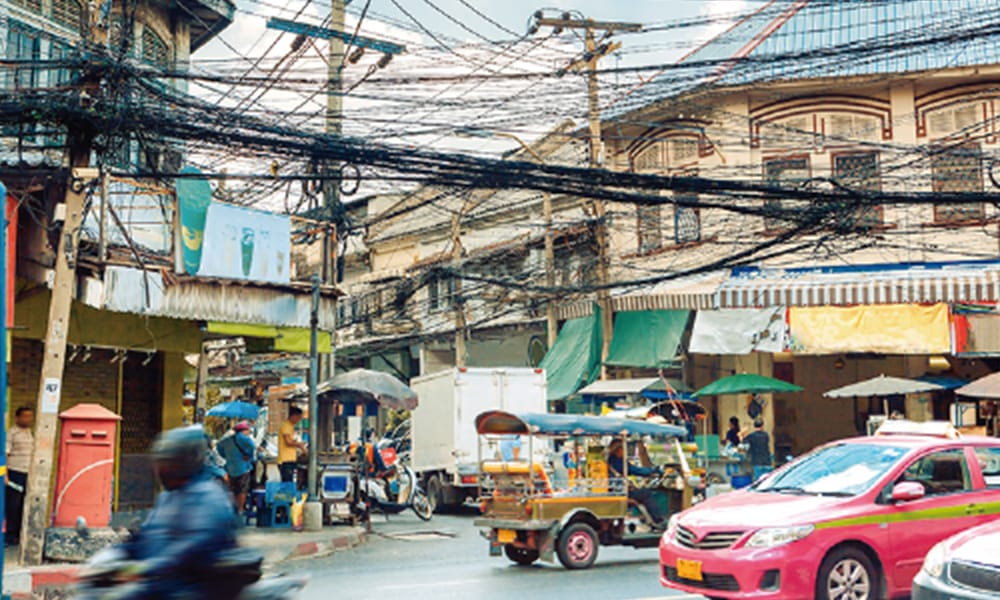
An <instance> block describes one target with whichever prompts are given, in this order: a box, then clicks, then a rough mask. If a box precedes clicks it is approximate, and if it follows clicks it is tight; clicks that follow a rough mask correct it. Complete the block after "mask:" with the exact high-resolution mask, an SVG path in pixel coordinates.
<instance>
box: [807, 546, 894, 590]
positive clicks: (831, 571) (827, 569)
mask: <svg viewBox="0 0 1000 600" xmlns="http://www.w3.org/2000/svg"><path fill="white" fill-rule="evenodd" d="M881 581H882V580H881V575H879V572H878V569H877V568H876V567H875V565H873V564H872V561H871V559H869V558H868V555H867V554H865V553H864V552H862V551H861V550H860V549H859V548H854V547H850V546H847V547H843V548H837V549H835V550H834V551H833V552H831V553H830V554H828V555H827V557H826V558H825V559H823V564H822V565H821V566H820V568H819V576H818V577H817V578H816V598H818V599H821V600H876V599H877V598H881V597H882V590H881Z"/></svg>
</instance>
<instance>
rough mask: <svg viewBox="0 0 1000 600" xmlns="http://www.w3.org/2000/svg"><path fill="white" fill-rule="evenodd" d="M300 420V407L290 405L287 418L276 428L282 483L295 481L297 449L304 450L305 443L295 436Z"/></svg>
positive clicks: (297, 459)
mask: <svg viewBox="0 0 1000 600" xmlns="http://www.w3.org/2000/svg"><path fill="white" fill-rule="evenodd" d="M301 420H302V409H301V408H298V407H295V406H293V407H291V408H290V409H288V418H287V419H286V420H285V422H284V423H282V424H281V429H280V430H278V471H279V472H280V473H281V481H282V482H283V483H292V482H294V481H295V469H296V466H297V465H298V462H299V452H298V451H299V450H302V451H303V452H304V451H305V450H306V445H305V444H303V443H302V442H300V441H299V440H298V438H297V437H295V426H296V425H298V424H299V421H301Z"/></svg>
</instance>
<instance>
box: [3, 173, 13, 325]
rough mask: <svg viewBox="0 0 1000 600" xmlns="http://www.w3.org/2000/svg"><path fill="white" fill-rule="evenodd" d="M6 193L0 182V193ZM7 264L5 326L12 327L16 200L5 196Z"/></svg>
mask: <svg viewBox="0 0 1000 600" xmlns="http://www.w3.org/2000/svg"><path fill="white" fill-rule="evenodd" d="M4 193H6V192H5V191H4V188H3V185H2V184H0V194H4ZM6 213H7V214H6V215H5V216H6V217H7V264H6V265H4V268H5V271H4V279H6V283H7V288H6V291H7V328H8V329H13V327H14V287H15V283H16V282H17V200H15V199H14V197H13V196H7V207H6Z"/></svg>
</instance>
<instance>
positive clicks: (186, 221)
mask: <svg viewBox="0 0 1000 600" xmlns="http://www.w3.org/2000/svg"><path fill="white" fill-rule="evenodd" d="M199 173H201V171H199V170H198V169H196V168H194V167H184V168H183V169H181V174H182V175H197V174H199ZM211 203H212V186H210V185H209V184H208V180H207V179H204V178H200V177H182V178H180V179H178V180H177V205H178V211H179V212H180V215H181V219H180V221H181V257H180V258H181V260H182V261H183V262H182V264H183V265H184V269H183V271H184V272H185V273H187V274H188V275H197V274H198V269H199V268H200V267H201V254H202V246H203V244H204V242H205V219H206V217H207V216H208V206H209V204H211Z"/></svg>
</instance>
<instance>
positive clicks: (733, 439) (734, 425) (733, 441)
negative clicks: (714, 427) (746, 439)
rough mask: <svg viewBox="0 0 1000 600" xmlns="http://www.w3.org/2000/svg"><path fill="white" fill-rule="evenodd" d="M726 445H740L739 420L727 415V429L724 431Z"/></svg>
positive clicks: (734, 446)
mask: <svg viewBox="0 0 1000 600" xmlns="http://www.w3.org/2000/svg"><path fill="white" fill-rule="evenodd" d="M726 445H728V446H732V447H733V448H736V447H737V446H739V445H740V420H739V419H738V418H737V417H729V429H728V430H727V431H726Z"/></svg>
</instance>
